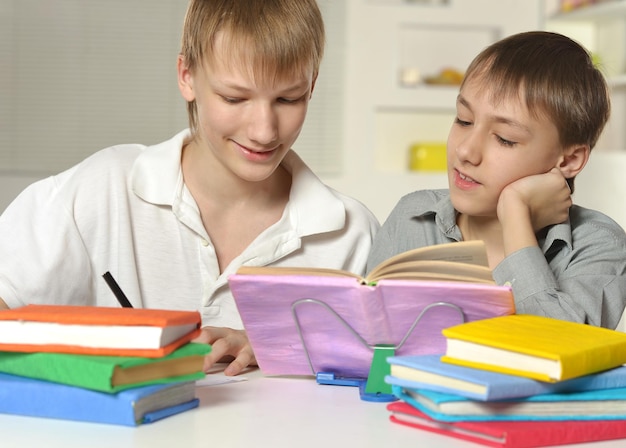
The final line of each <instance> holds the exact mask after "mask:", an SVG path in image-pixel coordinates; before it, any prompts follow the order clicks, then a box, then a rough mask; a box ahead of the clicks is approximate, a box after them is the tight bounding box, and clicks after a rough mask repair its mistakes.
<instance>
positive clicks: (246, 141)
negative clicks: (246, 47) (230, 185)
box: [179, 37, 314, 182]
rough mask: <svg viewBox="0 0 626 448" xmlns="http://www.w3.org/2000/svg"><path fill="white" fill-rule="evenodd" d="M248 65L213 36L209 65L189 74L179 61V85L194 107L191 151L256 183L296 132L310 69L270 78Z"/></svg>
mask: <svg viewBox="0 0 626 448" xmlns="http://www.w3.org/2000/svg"><path fill="white" fill-rule="evenodd" d="M227 58H230V59H227ZM251 64H252V63H251V62H250V59H249V58H248V57H247V55H246V52H245V51H241V53H240V54H239V55H238V56H237V57H235V58H233V49H232V48H231V47H229V46H228V44H226V43H225V42H224V40H223V39H221V38H220V37H218V38H217V39H216V43H215V48H214V58H213V59H212V61H211V62H210V63H208V62H207V63H205V64H204V65H203V66H202V67H200V68H198V69H197V70H195V71H194V72H193V73H192V72H191V71H189V70H187V69H186V68H185V67H184V63H183V61H182V60H179V81H180V82H179V85H180V87H181V92H182V94H183V97H184V98H185V99H186V100H187V101H188V102H191V101H195V104H196V107H197V117H198V130H197V133H196V135H195V139H194V142H193V145H195V147H194V148H193V150H194V151H196V152H201V153H202V159H203V160H205V161H206V162H207V164H206V166H211V167H212V170H213V169H218V170H222V172H223V173H224V174H227V175H234V176H236V177H238V178H240V179H243V180H245V181H251V182H256V181H263V180H265V179H267V178H269V177H270V176H271V175H272V173H274V171H275V170H276V168H277V167H278V166H279V164H280V162H281V161H282V160H283V158H284V156H285V154H286V153H287V152H288V151H289V149H290V148H291V145H292V144H293V143H294V142H295V140H296V139H297V137H298V135H299V134H300V131H301V129H302V125H303V123H304V119H305V116H306V111H307V108H308V104H309V99H310V97H311V93H312V91H313V86H314V75H313V69H312V68H311V69H310V70H294V71H293V73H292V74H290V75H289V76H281V77H272V78H271V79H270V77H268V76H259V75H258V73H255V71H254V70H253V69H251ZM255 75H256V76H255Z"/></svg>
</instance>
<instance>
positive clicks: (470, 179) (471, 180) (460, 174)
mask: <svg viewBox="0 0 626 448" xmlns="http://www.w3.org/2000/svg"><path fill="white" fill-rule="evenodd" d="M459 177H460V178H461V179H463V180H467V181H469V182H476V181H475V180H474V179H472V178H471V177H468V176H466V175H465V174H462V173H459Z"/></svg>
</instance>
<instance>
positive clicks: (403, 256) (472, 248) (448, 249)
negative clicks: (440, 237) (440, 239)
mask: <svg viewBox="0 0 626 448" xmlns="http://www.w3.org/2000/svg"><path fill="white" fill-rule="evenodd" d="M426 260H428V261H439V262H455V263H458V264H467V265H477V266H482V267H484V268H486V269H487V270H489V262H488V260H487V250H486V249H485V243H484V242H483V241H478V240H475V241H460V242H455V243H447V244H436V245H433V246H426V247H419V248H417V249H412V250H409V251H406V252H403V253H400V254H398V255H395V256H393V257H391V258H389V259H387V260H385V261H383V262H382V263H380V264H379V265H378V266H376V267H375V268H374V269H372V271H371V272H370V273H369V274H368V275H367V279H368V281H373V279H380V278H382V277H386V275H385V274H384V273H385V272H387V273H389V272H394V269H393V267H392V266H394V265H398V264H404V263H408V262H417V261H426ZM404 266H405V267H406V266H408V265H406V264H405V265H404ZM421 266H422V267H424V266H425V264H422V265H421ZM415 267H417V265H416V266H415ZM450 269H458V268H455V267H452V266H450V265H448V264H446V263H437V264H431V267H430V272H436V271H439V272H441V273H447V272H451V271H450Z"/></svg>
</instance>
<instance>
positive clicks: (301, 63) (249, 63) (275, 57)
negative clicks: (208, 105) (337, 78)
mask: <svg viewBox="0 0 626 448" xmlns="http://www.w3.org/2000/svg"><path fill="white" fill-rule="evenodd" d="M218 32H221V38H223V39H225V40H224V43H225V48H230V49H232V53H231V54H229V55H228V56H227V60H220V63H225V64H227V66H228V64H232V65H237V66H238V67H244V68H247V69H249V70H251V71H252V73H251V76H252V77H253V79H259V80H261V81H263V82H271V81H272V80H275V79H278V80H280V79H286V78H288V77H291V76H294V75H300V74H302V73H306V72H308V71H309V70H312V71H313V76H314V77H315V76H317V73H318V70H319V66H320V63H321V60H322V56H323V53H324V44H325V32H324V22H323V19H322V15H321V12H320V10H319V7H318V5H317V3H316V1H315V0H191V1H190V2H189V6H188V8H187V13H186V16H185V22H184V26H183V35H182V42H181V51H180V54H181V56H182V58H183V61H184V64H185V65H186V67H187V68H188V69H189V70H190V71H191V72H192V73H195V72H197V70H198V69H200V68H202V66H203V65H204V64H210V63H212V62H213V61H214V58H215V40H216V36H217V34H218ZM187 111H188V114H189V127H190V128H191V130H192V132H194V133H195V130H196V129H197V124H198V123H197V109H196V103H195V101H191V102H189V103H188V104H187Z"/></svg>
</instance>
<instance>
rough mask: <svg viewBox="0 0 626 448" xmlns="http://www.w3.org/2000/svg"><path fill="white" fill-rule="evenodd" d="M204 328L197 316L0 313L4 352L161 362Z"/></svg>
mask: <svg viewBox="0 0 626 448" xmlns="http://www.w3.org/2000/svg"><path fill="white" fill-rule="evenodd" d="M200 325H201V318H200V313H198V312H197V311H180V310H157V309H145V308H107V307H92V306H71V305H27V306H24V307H20V308H14V309H11V310H7V311H0V350H3V351H11V352H57V353H75V354H92V355H112V356H140V357H144V358H159V357H162V356H165V355H167V354H169V353H171V352H173V351H174V350H175V349H176V348H178V347H180V346H182V345H183V344H186V343H187V342H189V341H191V340H192V339H194V338H196V337H197V336H198V335H199V334H200Z"/></svg>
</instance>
